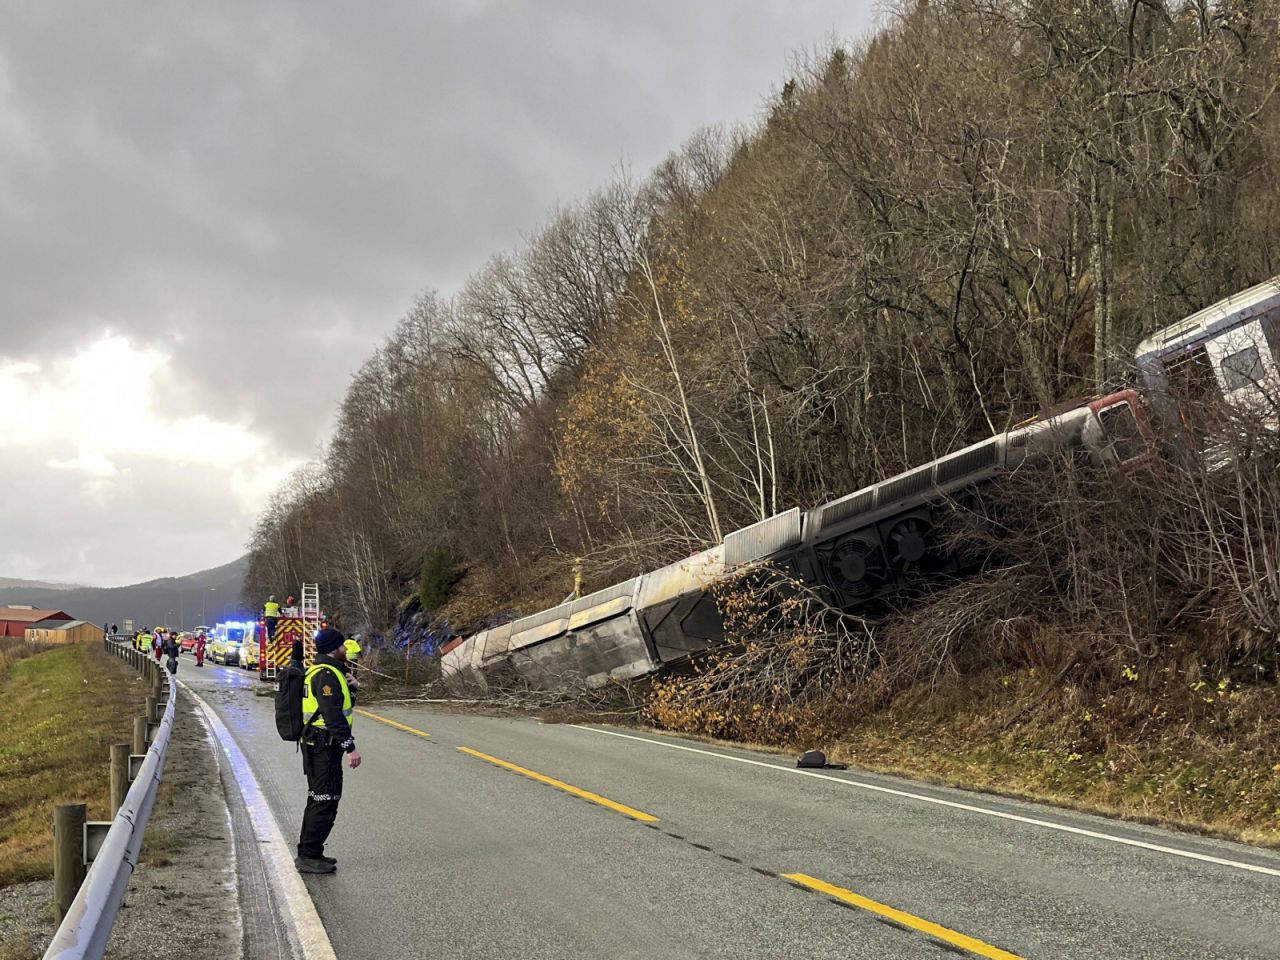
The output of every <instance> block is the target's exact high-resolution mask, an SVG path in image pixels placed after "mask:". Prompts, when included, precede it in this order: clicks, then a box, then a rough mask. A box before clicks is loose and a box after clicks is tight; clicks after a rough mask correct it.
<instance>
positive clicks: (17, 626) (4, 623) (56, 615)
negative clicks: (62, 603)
mask: <svg viewBox="0 0 1280 960" xmlns="http://www.w3.org/2000/svg"><path fill="white" fill-rule="evenodd" d="M72 619H74V618H73V617H72V616H71V614H69V613H63V612H62V611H61V610H40V609H37V608H36V607H24V606H21V605H19V606H12V607H0V637H25V636H26V635H27V628H28V627H32V626H35V624H37V623H39V622H40V621H41V620H72Z"/></svg>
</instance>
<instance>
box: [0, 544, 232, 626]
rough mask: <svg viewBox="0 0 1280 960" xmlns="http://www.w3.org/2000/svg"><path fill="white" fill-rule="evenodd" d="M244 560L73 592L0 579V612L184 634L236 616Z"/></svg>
mask: <svg viewBox="0 0 1280 960" xmlns="http://www.w3.org/2000/svg"><path fill="white" fill-rule="evenodd" d="M248 567H249V558H248V557H247V556H244V557H241V558H240V559H238V560H233V561H232V562H231V563H228V564H224V565H223V566H221V567H214V568H212V569H210V570H201V571H200V572H199V573H192V574H189V575H188V576H185V577H161V578H160V579H159V580H148V581H146V582H145V583H134V584H130V585H129V586H126V587H79V586H70V585H64V584H38V582H37V581H33V580H16V579H14V578H11V577H6V578H0V606H3V605H5V604H9V603H24V604H30V605H31V606H33V607H45V608H53V609H56V610H65V611H66V612H67V613H69V614H71V615H72V616H73V617H75V618H76V619H77V620H88V621H90V622H92V623H98V624H101V623H115V624H119V625H121V626H123V625H124V621H125V620H126V619H129V618H132V620H133V622H134V626H135V627H142V626H157V625H159V624H165V625H167V626H171V627H186V628H188V629H190V628H191V627H194V626H196V625H197V624H200V623H205V624H208V625H210V626H212V625H213V623H214V622H216V621H218V620H224V619H227V618H228V617H234V616H238V615H240V614H241V613H244V612H245V611H242V610H241V607H240V590H241V587H243V585H244V574H245V571H246V570H247V569H248Z"/></svg>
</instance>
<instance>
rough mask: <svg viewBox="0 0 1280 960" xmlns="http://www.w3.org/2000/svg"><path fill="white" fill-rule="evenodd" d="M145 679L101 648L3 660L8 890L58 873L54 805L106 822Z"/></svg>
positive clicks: (2, 876)
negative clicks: (113, 766)
mask: <svg viewBox="0 0 1280 960" xmlns="http://www.w3.org/2000/svg"><path fill="white" fill-rule="evenodd" d="M144 696H145V688H144V685H143V683H142V682H141V681H140V680H139V679H137V677H136V675H135V674H134V673H133V671H132V670H130V669H129V668H128V667H127V666H126V665H125V664H124V662H123V661H121V660H118V659H116V658H115V657H112V656H110V655H108V654H107V653H105V652H104V651H103V650H102V648H101V647H99V646H97V645H96V644H77V645H73V646H65V647H54V648H52V649H49V650H45V651H44V652H41V653H35V654H33V655H30V656H26V657H24V658H22V659H17V660H9V661H7V662H3V663H0V703H3V704H4V705H5V717H6V721H7V722H6V723H5V732H4V737H3V738H0V886H5V885H7V884H11V883H18V882H21V881H25V880H35V879H40V878H43V877H49V876H51V875H52V873H53V808H54V807H55V806H56V805H57V804H59V803H86V804H88V808H89V809H88V816H89V819H90V820H105V819H107V812H108V811H107V807H108V804H109V802H110V800H109V791H110V779H109V778H110V773H109V766H108V748H109V746H110V744H112V743H123V742H126V741H128V740H130V739H131V738H132V733H133V716H134V715H135V714H140V713H141V712H142V709H141V708H142V700H143V697H144Z"/></svg>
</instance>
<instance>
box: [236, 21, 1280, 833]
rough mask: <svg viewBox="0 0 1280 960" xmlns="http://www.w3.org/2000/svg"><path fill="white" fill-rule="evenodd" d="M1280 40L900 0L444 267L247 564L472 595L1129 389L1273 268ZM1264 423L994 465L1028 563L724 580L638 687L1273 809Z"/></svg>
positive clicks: (517, 596) (1258, 814)
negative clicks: (686, 633) (891, 600)
mask: <svg viewBox="0 0 1280 960" xmlns="http://www.w3.org/2000/svg"><path fill="white" fill-rule="evenodd" d="M1278 39H1280V4H1278V3H1277V2H1276V0H1256V2H1255V0H1223V2H1217V3H1209V2H1207V0H1200V2H1186V3H1166V2H1161V0H1144V2H1124V3H1120V2H1116V0H1085V2H1083V3H1081V2H1079V0H1073V2H1066V0H1021V2H1019V0H939V2H924V0H920V2H918V3H915V4H911V5H900V6H899V7H898V8H897V9H896V10H895V11H894V12H893V13H891V14H887V15H886V16H885V19H884V21H883V25H882V28H881V29H880V30H879V32H878V33H876V34H875V35H874V36H872V37H868V38H863V39H860V40H857V41H850V42H848V43H847V44H845V45H841V46H835V47H833V48H831V49H829V50H828V51H827V52H826V53H824V54H823V55H821V56H816V57H813V58H812V59H810V60H809V61H808V62H807V63H805V64H804V65H803V66H802V67H800V68H798V69H797V71H796V73H795V76H793V77H792V78H791V79H789V80H787V81H786V82H785V83H784V84H782V85H781V87H780V88H779V89H778V90H777V91H776V92H775V93H774V94H772V95H771V96H770V97H769V99H768V102H767V105H766V107H765V108H764V109H763V111H762V117H761V119H760V120H759V122H758V123H757V124H756V125H755V126H753V127H750V128H748V129H735V130H724V129H719V128H714V127H713V128H708V129H707V130H705V131H704V132H702V133H700V134H699V135H697V136H695V137H694V138H692V139H691V140H690V142H689V143H687V144H686V145H685V146H684V147H683V148H682V149H680V150H679V151H677V152H676V153H675V154H673V155H672V156H671V157H670V158H669V159H668V160H667V161H666V162H665V163H664V164H662V165H661V167H659V168H658V169H657V170H655V171H653V172H652V173H651V174H649V175H648V176H647V177H644V178H643V179H632V178H630V177H629V176H621V177H619V179H618V180H617V181H616V182H614V183H612V184H610V185H608V186H606V187H604V188H603V189H601V190H599V191H597V192H596V193H593V194H591V195H590V196H588V197H587V198H586V199H583V200H581V201H580V202H578V203H575V204H573V205H571V206H569V207H567V208H565V209H562V210H560V211H558V212H557V213H556V214H555V216H554V217H553V218H552V219H551V220H550V222H549V223H548V224H547V225H546V226H545V227H543V228H542V229H540V230H539V231H537V232H536V233H534V234H533V235H532V236H531V237H530V238H529V240H528V242H527V244H525V245H524V246H523V247H522V248H521V249H519V250H517V251H514V252H511V253H504V254H499V255H496V256H494V258H493V259H492V260H491V261H490V262H489V263H488V264H487V265H486V266H485V268H484V269H483V270H481V271H480V272H478V273H477V274H476V275H475V276H473V277H472V278H471V279H470V280H469V281H468V282H467V283H466V285H465V287H464V289H463V290H461V292H459V293H458V294H457V295H456V296H453V297H443V296H440V295H437V294H435V293H430V292H428V293H425V294H423V295H422V297H421V298H420V299H419V301H418V302H417V303H416V304H415V305H414V307H413V309H412V310H411V311H410V312H409V313H408V315H407V316H406V317H405V318H404V319H403V320H402V322H401V323H400V325H399V327H398V329H397V330H396V332H395V333H394V335H393V336H392V337H390V338H389V339H388V341H387V342H386V343H384V344H383V345H382V346H381V347H380V348H378V349H377V351H376V352H375V353H374V354H373V356H372V357H371V358H370V359H369V360H368V361H367V362H366V363H365V365H364V366H363V368H362V369H361V370H360V372H359V375H358V376H357V377H356V378H355V379H354V382H353V383H352V385H351V388H350V390H349V391H348V393H347V396H346V399H345V401H344V402H343V405H342V409H341V417H340V422H339V425H338V429H337V432H336V434H335V436H334V437H333V439H332V442H331V444H330V445H329V448H328V449H327V451H326V453H325V456H324V457H323V458H321V459H320V460H319V461H317V462H316V463H314V464H312V465H311V466H309V467H308V468H306V469H305V470H303V471H302V472H300V473H299V474H298V475H297V476H295V477H294V478H292V480H291V481H290V482H289V483H288V484H287V485H286V486H285V487H284V488H283V489H282V490H280V491H279V493H278V494H277V495H276V497H275V499H274V501H273V502H272V504H271V506H270V509H269V510H268V511H267V512H266V513H265V514H264V516H263V517H262V518H261V520H260V522H259V524H258V527H257V529H256V531H255V534H254V538H253V543H252V554H251V562H250V570H249V574H248V578H247V586H246V589H247V591H248V593H249V595H250V599H251V600H253V601H257V600H260V599H261V598H262V597H263V596H265V595H266V594H267V593H270V592H274V593H280V592H281V591H282V590H285V589H286V586H285V585H292V584H295V583H298V582H300V581H301V580H303V579H307V580H316V579H318V580H320V581H321V584H322V587H321V589H322V591H323V593H324V596H325V597H326V601H327V605H328V606H329V608H330V609H331V610H335V611H336V612H337V614H338V616H339V617H340V618H341V622H342V624H343V625H344V626H346V627H348V628H349V629H371V630H373V631H375V632H381V631H384V630H386V629H387V627H388V625H389V624H390V623H391V622H392V621H393V619H394V617H395V613H396V609H397V606H398V605H399V604H401V603H402V602H404V600H405V599H406V598H408V597H411V596H413V595H415V594H416V595H419V596H420V597H421V598H422V600H423V602H424V604H425V605H426V606H427V607H428V608H429V609H430V610H431V611H432V612H433V613H434V614H436V615H440V616H443V617H445V618H447V619H448V621H449V623H450V626H451V629H455V630H456V629H461V630H467V629H469V628H474V627H476V626H478V625H481V624H482V623H483V621H484V618H486V617H490V616H493V615H495V614H503V613H505V614H506V615H510V612H511V611H512V610H513V609H516V610H519V611H520V612H522V613H523V612H530V611H532V610H535V609H538V608H540V607H542V606H547V605H550V604H551V603H553V602H557V601H559V600H560V599H562V598H563V597H564V596H565V595H566V594H568V593H569V592H570V590H571V589H572V586H573V578H574V564H575V558H582V565H583V573H584V575H585V586H586V588H587V589H596V588H599V587H603V586H606V585H608V584H610V583H612V582H616V581H617V580H619V579H622V578H623V577H625V576H629V575H631V574H633V573H636V572H639V571H641V570H645V569H652V568H653V567H654V566H655V565H657V564H659V563H663V562H666V561H670V560H673V559H676V558H679V557H683V556H686V555H688V554H689V553H691V552H692V551H694V550H697V549H699V548H702V547H705V546H707V545H709V544H712V543H715V542H718V541H720V540H721V539H722V537H723V536H724V534H725V533H727V532H729V531H731V530H734V529H736V528H738V527H741V526H743V525H745V524H748V523H751V522H753V521H756V520H759V519H762V518H765V517H768V516H770V515H772V514H775V513H777V512H778V511H780V510H785V509H787V508H790V507H792V506H801V507H809V506H812V505H814V504H817V503H820V502H823V501H824V500H825V499H828V498H831V497H832V496H834V495H839V494H843V493H847V492H850V491H852V490H855V489H857V488H859V487H860V486H863V485H865V484H867V483H869V482H872V481H875V480H877V479H879V478H883V477H885V476H886V475H888V474H891V473H892V472H895V471H898V470H900V469H902V468H905V467H909V466H911V465H914V464H917V463H920V462H922V461H925V460H927V459H930V458H933V457H936V456H938V455H940V454H942V453H945V452H946V451H949V450H952V449H955V448H957V447H959V446H961V445H963V444H965V443H968V442H972V441H974V440H975V439H978V438H981V437H985V436H989V435H990V434H992V433H993V432H995V431H998V430H1001V429H1004V428H1006V427H1008V426H1009V425H1011V424H1012V423H1015V422H1017V421H1020V420H1022V419H1023V418H1025V417H1027V416H1029V415H1031V414H1033V413H1035V412H1036V411H1037V410H1041V409H1043V408H1045V407H1047V406H1049V405H1051V404H1053V403H1055V402H1056V401H1060V400H1063V399H1067V398H1071V397H1080V396H1083V395H1089V394H1094V393H1098V392H1100V391H1104V390H1106V389H1107V388H1109V387H1111V386H1115V385H1120V384H1123V383H1125V382H1126V381H1127V380H1128V379H1129V378H1130V376H1131V373H1132V371H1131V369H1130V357H1131V356H1132V351H1133V347H1134V345H1135V344H1136V343H1137V342H1138V340H1139V339H1141V338H1142V337H1143V336H1144V335H1146V334H1149V333H1150V332H1152V331H1154V330H1156V329H1158V328H1161V327H1163V326H1167V325H1168V324H1170V323H1172V322H1174V321H1175V320H1177V319H1179V318H1180V317H1182V316H1185V315H1186V314H1188V313H1189V312H1191V311H1193V310H1195V309H1197V308H1199V307H1202V306H1204V305H1206V304H1208V303H1211V302H1214V301H1216V300H1218V299H1220V298H1221V297H1223V296H1225V295H1226V294H1229V293H1232V292H1234V291H1237V290H1240V289H1243V288H1245V287H1247V286H1250V285H1252V284H1255V283H1257V282H1259V281H1261V280H1264V279H1266V278H1268V277H1271V276H1274V275H1276V274H1280V231H1278V230H1277V224H1280V177H1278V176H1277V175H1276V170H1277V169H1280V167H1278V165H1277V163H1278V161H1280V101H1278V100H1277V97H1276V93H1277V85H1278V84H1280V48H1278V45H1277V41H1278ZM708 119H709V120H712V119H714V118H708ZM425 228H426V227H425V226H424V229H425ZM1233 429H1234V431H1235V432H1234V433H1233V436H1234V437H1235V438H1236V440H1237V441H1240V442H1238V443H1236V447H1235V449H1234V450H1233V451H1231V457H1232V458H1233V463H1234V466H1233V468H1232V469H1231V470H1218V469H1214V468H1212V467H1211V466H1208V465H1206V463H1205V462H1203V461H1199V462H1198V463H1197V464H1192V465H1191V466H1190V467H1187V468H1185V469H1184V468H1175V467H1174V465H1173V463H1172V462H1171V461H1165V462H1164V463H1163V465H1161V466H1157V467H1153V468H1152V469H1151V470H1149V471H1147V472H1145V473H1143V474H1142V475H1141V476H1134V477H1130V478H1126V479H1123V480H1118V478H1112V477H1105V476H1104V477H1095V476H1090V475H1088V473H1087V472H1086V473H1084V474H1081V473H1078V472H1077V471H1075V470H1073V469H1070V465H1069V464H1063V465H1062V466H1063V467H1066V468H1067V469H1057V468H1055V467H1054V466H1052V465H1051V466H1050V467H1049V468H1048V469H1047V470H1044V471H1038V472H1033V473H1032V474H1029V475H1028V476H1026V477H1025V478H1022V479H1021V480H1019V481H1018V482H1017V483H1010V484H1003V485H1001V487H1000V488H999V490H998V491H997V492H998V495H999V497H1000V498H1002V501H1003V502H1002V504H1001V505H1000V510H1001V511H1002V512H1001V521H1000V523H999V524H997V525H996V526H995V527H990V526H988V527H986V528H985V529H984V530H982V531H980V536H979V540H981V538H982V537H985V538H986V539H987V541H988V542H987V543H986V545H985V547H983V549H994V551H995V555H997V556H998V557H1000V558H1001V559H1000V562H998V563H993V564H989V565H988V566H987V569H986V570H985V571H984V572H982V573H981V574H980V575H979V576H977V577H975V578H970V579H967V580H965V581H963V582H961V583H958V584H956V585H954V586H952V587H950V588H948V589H945V590H941V591H938V592H936V593H935V594H933V595H932V596H931V597H928V598H924V599H922V600H920V601H918V602H915V603H914V604H908V605H905V606H903V607H902V608H901V609H898V610H896V611H895V610H892V609H890V610H881V611H879V612H878V613H876V615H875V616H876V619H875V621H874V622H873V621H870V620H862V619H858V618H857V617H854V618H849V617H837V618H835V619H834V620H833V619H832V618H831V617H829V616H820V617H818V618H816V619H814V618H810V617H809V616H808V615H807V613H806V612H804V611H802V614H803V615H801V616H794V615H787V616H783V615H779V611H778V610H776V609H775V610H773V611H769V610H768V609H764V610H762V609H761V605H762V604H763V605H765V606H766V607H767V605H768V604H769V603H770V602H771V601H770V600H769V599H768V598H763V597H755V598H752V597H751V596H750V594H749V592H748V595H746V596H745V597H744V596H743V595H739V596H737V597H733V596H730V597H728V598H726V600H727V605H726V607H725V610H724V612H725V615H726V621H727V627H728V632H729V637H730V640H731V641H733V642H731V643H730V645H728V646H727V647H726V648H724V650H723V651H722V652H720V653H719V654H716V655H714V656H712V657H711V658H709V659H708V660H706V661H705V662H704V663H703V665H702V668H701V670H700V672H698V673H697V674H695V675H693V676H692V677H690V676H681V675H678V674H677V675H675V676H672V677H669V678H666V679H662V680H660V681H658V682H656V683H654V684H653V685H651V686H650V688H649V689H647V690H646V691H645V692H644V693H643V694H642V696H641V697H640V698H639V699H638V701H637V698H636V697H635V696H634V694H633V696H632V697H631V700H630V702H631V703H632V705H633V709H637V710H639V711H640V715H641V716H642V717H644V718H645V719H647V720H649V721H650V722H653V723H657V724H660V725H663V726H666V727H669V728H674V729H680V730H686V731H693V732H697V733H702V734H708V735H712V736H726V737H732V738H736V739H747V740H756V741H759V742H766V743H772V744H790V745H797V746H798V745H804V744H808V745H813V744H819V743H822V744H829V745H831V746H832V748H833V749H834V750H835V752H836V754H837V756H844V757H846V758H849V759H852V760H854V761H856V762H858V763H860V764H863V765H870V766H875V767H879V768H881V769H891V770H895V769H896V770H906V771H908V772H911V773H912V774H914V775H917V776H925V777H937V778H942V779H947V780H951V781H954V782H958V783H964V784H969V785H974V784H978V785H985V786H989V787H992V788H994V789H1000V790H1013V791H1017V792H1021V793H1027V794H1032V795H1037V796H1047V797H1051V798H1055V799H1061V800H1067V801H1070V802H1074V803H1085V804H1087V805H1091V806H1094V807H1097V808H1102V809H1106V810H1112V811H1121V812H1125V813H1128V814H1132V815H1139V816H1148V817H1156V818H1160V819H1164V820H1170V819H1171V820H1175V821H1181V822H1192V823H1196V824H1200V825H1209V826H1213V827H1216V828H1221V829H1226V830H1229V831H1237V832H1238V831H1244V832H1245V833H1247V834H1249V835H1251V836H1255V837H1260V838H1267V839H1272V840H1275V839H1277V838H1280V832H1278V831H1277V830H1276V823H1277V817H1280V745H1278V744H1277V742H1276V740H1275V738H1274V736H1272V735H1271V734H1270V733H1269V731H1270V730H1271V729H1272V728H1273V725H1272V722H1271V720H1272V718H1273V717H1274V715H1275V713H1276V711H1277V710H1280V695H1278V692H1277V676H1278V673H1280V647H1278V646H1277V636H1280V573H1278V571H1280V563H1277V561H1276V557H1277V556H1280V443H1278V442H1277V437H1276V435H1275V433H1274V431H1273V430H1270V429H1267V428H1265V427H1263V428H1261V429H1259V428H1258V425H1257V424H1256V423H1255V424H1238V425H1236V427H1235V428H1233ZM979 546H982V544H981V543H980V544H979ZM793 612H794V611H793ZM637 702H638V703H639V706H635V704H636V703H637Z"/></svg>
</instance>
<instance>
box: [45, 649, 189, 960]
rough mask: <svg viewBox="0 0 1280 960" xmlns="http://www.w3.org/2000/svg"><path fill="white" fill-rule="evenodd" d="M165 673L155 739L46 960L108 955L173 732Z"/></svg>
mask: <svg viewBox="0 0 1280 960" xmlns="http://www.w3.org/2000/svg"><path fill="white" fill-rule="evenodd" d="M108 649H109V650H110V651H111V652H113V653H115V654H116V655H117V656H119V657H121V658H122V659H124V660H126V661H128V662H129V663H131V664H133V665H134V666H136V667H138V669H139V670H141V671H142V672H143V674H144V675H148V674H150V673H152V672H153V671H155V670H159V669H162V668H161V666H160V664H159V663H157V662H155V661H154V660H152V659H151V658H150V657H149V656H147V657H144V656H142V655H141V653H140V651H137V650H134V649H133V648H132V646H131V645H129V644H127V643H122V642H119V641H111V642H109V644H108ZM165 675H166V676H168V678H169V698H168V699H169V702H168V704H167V705H166V706H165V709H164V716H163V717H162V718H161V720H160V726H159V728H158V729H157V730H156V734H155V738H154V739H153V740H152V741H151V745H150V746H149V747H148V748H147V752H146V755H145V757H144V759H143V761H142V765H141V767H140V768H139V770H138V773H137V776H136V777H135V778H134V780H133V785H132V786H131V787H130V788H129V792H128V794H127V795H126V796H125V800H124V804H123V805H122V806H121V807H120V810H119V811H118V812H117V813H116V815H115V819H114V820H112V821H111V828H110V829H109V830H108V831H107V835H106V837H105V838H104V839H103V841H102V846H101V847H100V848H99V849H98V851H97V855H96V856H95V857H94V858H93V863H92V865H91V866H90V867H89V872H88V873H87V874H86V875H85V878H84V883H82V884H81V885H80V891H79V893H77V894H76V897H75V900H73V901H72V903H71V908H70V909H69V910H68V911H67V915H66V916H65V917H63V920H62V923H61V924H60V925H59V927H58V930H57V932H56V933H55V934H54V935H53V940H52V941H51V942H50V944H49V948H48V949H47V950H46V951H45V953H44V960H82V958H87V960H101V957H102V956H103V955H104V954H105V953H106V951H107V941H108V940H110V939H111V929H112V927H114V926H115V922H116V914H117V913H118V912H119V910H120V903H121V901H122V900H124V894H125V891H126V890H127V889H128V887H129V878H130V877H132V876H133V870H134V867H135V866H136V865H137V863H138V851H139V850H140V849H141V847H142V834H143V831H145V830H146V828H147V821H148V820H149V819H150V817H151V807H152V806H153V805H154V804H155V800H156V791H157V789H158V787H159V786H160V775H161V774H162V773H163V772H164V759H165V754H166V753H168V750H169V739H170V735H171V734H172V732H173V715H174V705H175V704H176V702H177V683H176V681H175V679H174V677H173V676H172V675H171V674H168V672H167V671H166V673H165Z"/></svg>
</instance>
